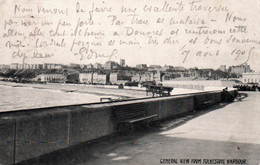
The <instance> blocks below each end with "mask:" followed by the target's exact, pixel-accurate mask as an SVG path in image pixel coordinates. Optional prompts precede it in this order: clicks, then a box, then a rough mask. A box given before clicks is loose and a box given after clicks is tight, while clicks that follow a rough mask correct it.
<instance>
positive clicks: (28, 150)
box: [0, 90, 237, 164]
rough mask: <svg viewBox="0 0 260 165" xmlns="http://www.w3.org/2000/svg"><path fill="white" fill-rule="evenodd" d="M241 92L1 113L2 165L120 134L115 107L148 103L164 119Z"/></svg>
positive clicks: (151, 112)
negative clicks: (113, 109)
mask: <svg viewBox="0 0 260 165" xmlns="http://www.w3.org/2000/svg"><path fill="white" fill-rule="evenodd" d="M236 95H237V91H236V90H232V91H228V92H225V93H224V92H223V91H213V92H202V93H195V94H184V95H178V96H168V97H157V98H145V99H136V100H129V101H122V102H114V103H102V104H100V103H98V104H86V105H82V104H81V105H72V106H60V107H50V108H39V109H31V110H26V111H17V112H7V113H1V114H0V130H1V131H0V164H14V163H18V162H21V161H24V160H28V159H31V158H35V157H38V156H41V155H44V154H47V153H51V152H54V151H57V150H60V149H64V148H68V147H70V146H73V145H76V144H79V143H82V142H86V141H90V140H94V139H97V138H100V137H103V136H107V135H111V134H113V133H116V120H115V117H114V115H113V112H112V107H115V106H119V105H129V104H134V103H141V104H144V107H145V108H146V110H147V113H148V114H159V118H160V119H166V118H169V117H174V116H176V115H180V114H185V113H188V112H190V111H193V110H199V109H202V108H203V106H204V103H205V102H207V103H209V104H210V105H214V104H218V103H220V102H221V101H227V100H228V99H229V96H236Z"/></svg>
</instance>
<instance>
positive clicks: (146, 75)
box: [132, 72, 153, 82]
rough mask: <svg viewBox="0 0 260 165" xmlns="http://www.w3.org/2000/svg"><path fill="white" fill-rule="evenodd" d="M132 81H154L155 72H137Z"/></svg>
mask: <svg viewBox="0 0 260 165" xmlns="http://www.w3.org/2000/svg"><path fill="white" fill-rule="evenodd" d="M132 81H135V82H147V81H153V72H137V73H135V74H133V77H132Z"/></svg>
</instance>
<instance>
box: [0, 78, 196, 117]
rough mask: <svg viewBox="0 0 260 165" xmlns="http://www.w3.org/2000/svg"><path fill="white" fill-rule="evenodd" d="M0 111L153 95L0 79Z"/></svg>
mask: <svg viewBox="0 0 260 165" xmlns="http://www.w3.org/2000/svg"><path fill="white" fill-rule="evenodd" d="M0 91H1V100H0V112H4V111H16V110H22V109H32V108H42V107H52V106H62V105H74V104H89V103H96V102H100V98H102V97H105V98H112V99H119V100H120V99H124V100H125V99H135V98H145V97H152V94H151V93H149V94H148V95H146V92H145V88H138V87H125V89H118V87H117V86H104V85H103V86H101V85H99V86H97V85H86V84H62V83H60V84H59V83H47V84H23V83H14V82H4V81H0ZM195 92H201V91H199V90H191V89H181V88H175V89H174V90H173V91H172V92H171V95H178V94H186V93H195Z"/></svg>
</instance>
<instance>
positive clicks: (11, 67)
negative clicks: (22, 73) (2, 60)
mask: <svg viewBox="0 0 260 165" xmlns="http://www.w3.org/2000/svg"><path fill="white" fill-rule="evenodd" d="M18 65H19V64H18V63H12V64H10V69H15V70H17V69H18Z"/></svg>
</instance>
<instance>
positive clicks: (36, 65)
mask: <svg viewBox="0 0 260 165" xmlns="http://www.w3.org/2000/svg"><path fill="white" fill-rule="evenodd" d="M42 68H43V64H30V69H42Z"/></svg>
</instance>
